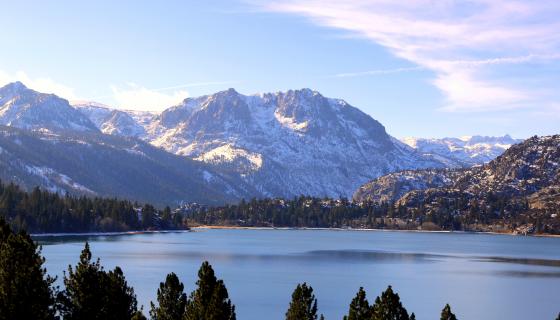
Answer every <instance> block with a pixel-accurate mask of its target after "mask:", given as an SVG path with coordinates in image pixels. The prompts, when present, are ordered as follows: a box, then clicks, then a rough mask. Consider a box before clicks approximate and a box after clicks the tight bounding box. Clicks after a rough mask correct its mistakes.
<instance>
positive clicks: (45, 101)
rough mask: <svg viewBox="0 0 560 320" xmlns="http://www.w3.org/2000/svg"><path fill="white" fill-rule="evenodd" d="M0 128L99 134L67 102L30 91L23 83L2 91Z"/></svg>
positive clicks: (87, 120) (1, 89) (92, 125)
mask: <svg viewBox="0 0 560 320" xmlns="http://www.w3.org/2000/svg"><path fill="white" fill-rule="evenodd" d="M0 124H1V125H6V126H11V127H16V128H22V129H46V130H54V131H60V130H72V131H81V132H86V131H98V129H97V128H96V126H95V125H94V124H93V123H92V122H91V121H90V119H89V118H88V117H86V116H84V114H82V113H81V112H79V111H77V110H76V109H74V108H72V107H71V106H70V104H69V103H68V101H67V100H65V99H62V98H59V97H57V96H55V95H53V94H45V93H40V92H37V91H34V90H31V89H28V88H27V87H25V86H24V85H23V84H22V83H21V82H14V83H10V84H8V85H6V86H4V87H2V88H0Z"/></svg>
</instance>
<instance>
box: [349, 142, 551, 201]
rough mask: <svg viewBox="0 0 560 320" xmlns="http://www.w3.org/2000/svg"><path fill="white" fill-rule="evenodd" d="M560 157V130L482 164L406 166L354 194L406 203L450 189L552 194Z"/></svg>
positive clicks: (471, 193) (479, 194) (475, 193)
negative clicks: (413, 168)
mask: <svg viewBox="0 0 560 320" xmlns="http://www.w3.org/2000/svg"><path fill="white" fill-rule="evenodd" d="M559 159H560V135H555V136H545V137H532V138H530V139H527V140H525V141H523V142H522V143H519V144H516V145H513V146H512V147H511V148H509V149H508V150H507V151H506V152H505V153H504V154H502V155H501V156H499V157H497V158H496V159H494V160H492V161H490V162H489V163H487V164H485V165H482V166H477V167H473V168H470V169H463V170H460V169H455V170H440V171H434V170H417V171H404V172H397V173H392V174H389V175H386V176H383V177H380V178H378V179H375V180H373V181H371V182H369V183H367V184H365V185H363V186H362V187H360V188H359V189H358V191H356V193H355V194H354V200H355V201H357V202H362V201H380V200H384V199H385V200H387V199H388V200H390V201H395V200H398V201H400V202H402V203H406V202H408V201H409V200H410V199H412V198H415V199H419V198H428V197H432V198H433V197H443V196H444V195H445V194H446V193H448V195H451V194H455V193H459V194H462V195H465V196H467V197H470V198H484V197H486V196H488V195H496V196H505V197H508V198H512V199H513V198H515V197H529V196H537V193H538V192H541V191H542V190H548V191H550V192H549V193H547V194H548V195H552V194H554V192H555V190H557V189H558V187H560V164H559V162H560V161H559ZM403 181H407V182H408V183H403ZM541 193H542V192H541ZM547 194H542V196H543V197H545V196H547Z"/></svg>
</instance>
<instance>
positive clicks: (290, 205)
mask: <svg viewBox="0 0 560 320" xmlns="http://www.w3.org/2000/svg"><path fill="white" fill-rule="evenodd" d="M184 214H185V216H186V218H187V221H188V223H189V224H192V225H238V226H256V227H295V228H372V229H373V228H376V229H415V228H418V227H419V226H426V225H432V226H435V227H437V228H439V229H442V230H463V231H469V230H473V226H488V225H491V224H500V225H505V226H507V227H509V228H510V229H514V228H515V227H516V226H518V225H523V224H527V223H531V224H533V225H534V226H535V232H537V233H557V234H558V233H560V215H558V216H557V217H556V218H552V216H551V215H550V214H548V215H543V214H542V213H541V212H532V211H530V210H529V208H528V203H527V201H521V200H519V199H517V200H516V201H513V200H512V199H510V198H509V197H507V196H505V195H497V194H487V195H485V197H484V198H482V199H478V200H476V199H471V198H469V195H467V194H457V195H454V196H453V197H448V198H444V197H441V198H437V199H432V198H426V199H419V200H418V201H416V202H414V203H413V204H411V205H408V206H405V205H402V204H400V203H388V202H381V203H379V202H371V201H366V202H362V203H355V202H351V201H349V200H347V199H344V198H342V199H336V200H335V199H330V198H316V197H309V196H300V197H296V198H294V199H279V198H268V199H252V200H250V201H245V200H242V201H241V202H240V203H238V204H231V205H224V206H218V207H204V206H200V207H196V208H189V209H188V210H185V212H184ZM473 231H476V230H473Z"/></svg>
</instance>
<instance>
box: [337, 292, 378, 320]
mask: <svg viewBox="0 0 560 320" xmlns="http://www.w3.org/2000/svg"><path fill="white" fill-rule="evenodd" d="M371 316H372V310H371V307H370V305H369V302H368V301H367V299H366V292H365V291H364V288H363V287H360V290H358V293H357V294H356V297H355V298H354V299H352V302H351V303H350V310H348V316H345V317H344V319H345V320H370V319H371Z"/></svg>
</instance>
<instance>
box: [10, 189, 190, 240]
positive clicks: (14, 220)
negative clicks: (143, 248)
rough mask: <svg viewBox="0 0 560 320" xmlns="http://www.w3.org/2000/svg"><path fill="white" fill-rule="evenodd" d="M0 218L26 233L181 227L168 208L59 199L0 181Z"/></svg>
mask: <svg viewBox="0 0 560 320" xmlns="http://www.w3.org/2000/svg"><path fill="white" fill-rule="evenodd" d="M0 218H4V219H5V220H6V221H7V222H8V224H10V225H11V226H12V228H14V229H16V230H22V229H23V230H26V231H28V232H30V233H45V232H46V233H49V232H97V231H104V232H105V231H129V230H151V229H177V228H184V225H183V223H182V216H181V215H180V214H178V213H172V212H171V209H170V208H169V207H166V208H165V209H164V210H158V209H156V208H154V207H153V206H151V205H149V204H145V205H139V204H138V203H133V202H130V201H126V200H118V199H109V198H88V197H85V196H83V197H74V196H68V195H67V196H62V195H59V194H57V193H52V192H49V191H44V190H41V189H39V188H35V189H33V190H32V191H31V192H25V191H23V190H22V189H20V187H18V186H17V185H15V184H13V183H11V184H8V185H4V184H2V183H1V182H0Z"/></svg>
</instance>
